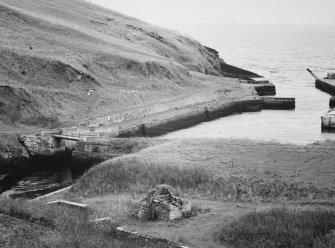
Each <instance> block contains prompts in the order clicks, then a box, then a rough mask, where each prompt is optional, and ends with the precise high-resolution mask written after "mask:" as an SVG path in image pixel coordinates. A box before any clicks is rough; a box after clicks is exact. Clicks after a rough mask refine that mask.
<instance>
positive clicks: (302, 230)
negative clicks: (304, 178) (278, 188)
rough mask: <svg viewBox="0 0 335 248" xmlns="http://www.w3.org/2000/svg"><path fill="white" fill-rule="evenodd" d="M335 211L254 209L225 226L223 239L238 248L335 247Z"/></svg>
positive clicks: (221, 234)
mask: <svg viewBox="0 0 335 248" xmlns="http://www.w3.org/2000/svg"><path fill="white" fill-rule="evenodd" d="M334 228H335V211H329V210H321V209H319V210H304V211H302V210H289V209H286V208H280V209H272V210H270V211H267V212H251V213H248V214H246V215H245V216H243V217H241V218H240V219H238V220H236V221H234V222H233V223H231V224H229V225H228V226H226V227H224V228H223V229H222V230H221V232H220V234H219V239H220V240H221V242H223V243H225V244H227V245H230V246H231V247H235V248H246V247H248V248H253V247H255V248H256V247H257V248H259V247H267V248H272V247H273V248H274V247H292V248H303V247H304V248H307V247H311V248H321V247H335V235H334V233H332V232H334Z"/></svg>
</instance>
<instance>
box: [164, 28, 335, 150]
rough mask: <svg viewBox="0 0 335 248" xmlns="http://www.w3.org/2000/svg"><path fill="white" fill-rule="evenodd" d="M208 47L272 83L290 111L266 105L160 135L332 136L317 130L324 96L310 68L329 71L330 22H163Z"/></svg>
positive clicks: (334, 58) (334, 49) (333, 35)
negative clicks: (289, 102)
mask: <svg viewBox="0 0 335 248" xmlns="http://www.w3.org/2000/svg"><path fill="white" fill-rule="evenodd" d="M165 26H167V27H168V28H172V29H174V30H179V31H180V32H182V33H185V34H188V35H190V36H192V37H194V38H196V39H197V40H199V41H201V43H202V44H205V45H207V46H210V47H213V48H215V49H216V50H218V51H219V52H220V56H221V57H222V58H223V59H224V60H225V61H226V62H227V63H229V64H233V65H236V66H239V67H242V68H245V69H247V70H251V71H254V72H256V73H258V74H260V75H263V76H264V77H266V78H268V79H269V80H270V82H271V83H273V84H275V85H276V89H277V96H284V97H295V98H296V109H295V110H294V111H274V110H266V111H261V112H256V113H243V114H238V115H233V116H229V117H225V118H221V119H218V120H214V121H212V122H207V123H202V124H200V125H197V126H195V127H192V128H189V129H186V130H180V131H176V132H173V133H170V134H168V135H166V136H164V137H166V138H194V137H195V138H198V137H208V138H217V137H224V138H233V137H236V138H249V139H256V140H265V141H271V140H273V141H278V142H281V143H295V144H308V143H312V142H315V141H321V140H326V139H335V134H333V133H321V128H320V126H321V120H320V116H321V115H322V114H323V113H324V112H325V111H326V110H328V102H329V97H330V96H329V95H328V94H326V93H323V92H321V91H319V90H317V89H316V88H315V87H314V79H313V78H312V77H311V75H310V74H309V73H308V72H307V71H306V68H310V69H311V70H312V71H313V72H315V73H316V74H317V75H319V76H320V77H324V76H326V74H327V72H335V26H288V25H238V24H216V25H207V24H206V25H205V24H204V25H192V24H180V25H179V24H178V25H177V24H176V25H171V24H170V25H165Z"/></svg>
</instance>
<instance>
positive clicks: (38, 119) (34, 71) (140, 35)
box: [0, 0, 230, 131]
mask: <svg viewBox="0 0 335 248" xmlns="http://www.w3.org/2000/svg"><path fill="white" fill-rule="evenodd" d="M0 23H1V25H0V33H1V36H0V113H1V117H0V128H1V129H3V130H5V131H9V130H20V129H25V128H26V127H33V126H59V125H61V124H63V125H64V123H67V124H69V123H71V124H74V123H77V122H85V121H88V120H92V119H94V118H96V117H99V116H106V115H109V114H112V113H116V112H122V111H125V110H127V109H130V108H137V107H141V106H149V105H152V104H155V103H158V102H161V101H162V100H165V101H166V100H169V99H172V100H173V98H174V97H176V96H182V95H184V94H186V93H187V94H191V93H192V92H198V91H200V90H202V91H203V90H205V89H208V88H212V87H213V86H216V87H218V86H221V87H225V86H224V84H225V80H224V79H223V78H222V77H216V76H220V73H219V70H220V60H219V57H218V56H217V54H215V53H213V51H211V50H208V49H206V48H205V47H204V46H202V45H201V44H200V43H199V42H197V41H195V40H194V39H192V38H190V37H187V36H184V35H181V34H179V33H177V32H174V31H170V30H166V29H163V28H158V27H156V26H153V25H150V24H148V23H145V22H142V21H140V20H137V19H134V18H131V17H128V16H125V15H122V14H119V13H117V12H114V11H112V10H108V9H105V8H102V7H99V6H97V5H94V4H90V3H88V2H85V1H78V0H53V1H51V0H50V1H44V0H31V1H28V0H0ZM191 71H196V72H200V73H203V74H211V75H214V76H215V77H207V78H206V77H205V78H204V77H203V76H201V77H199V76H197V74H194V73H190V72H191ZM229 87H230V86H229ZM91 89H93V90H95V92H94V94H93V95H92V96H91V97H88V95H87V92H88V91H89V90H91ZM13 124H14V125H13Z"/></svg>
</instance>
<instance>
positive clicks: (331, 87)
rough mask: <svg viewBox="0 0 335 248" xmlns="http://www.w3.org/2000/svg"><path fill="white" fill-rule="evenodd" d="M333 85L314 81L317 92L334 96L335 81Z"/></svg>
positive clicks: (322, 81) (318, 80)
mask: <svg viewBox="0 0 335 248" xmlns="http://www.w3.org/2000/svg"><path fill="white" fill-rule="evenodd" d="M333 81H334V84H332V83H330V82H327V81H326V80H320V79H316V80H315V87H316V88H317V89H319V90H322V91H324V92H326V93H328V94H330V95H335V80H333Z"/></svg>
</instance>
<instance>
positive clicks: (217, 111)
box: [118, 99, 263, 137]
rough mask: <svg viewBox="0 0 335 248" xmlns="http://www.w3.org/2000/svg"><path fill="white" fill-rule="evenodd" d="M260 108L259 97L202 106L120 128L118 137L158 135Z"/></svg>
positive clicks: (260, 101)
mask: <svg viewBox="0 0 335 248" xmlns="http://www.w3.org/2000/svg"><path fill="white" fill-rule="evenodd" d="M262 108H263V107H262V100H261V99H254V100H240V101H233V102H229V103H223V104H219V105H218V106H202V107H199V109H197V110H195V111H193V112H190V113H187V114H184V115H180V116H173V117H170V118H166V119H163V120H157V121H154V122H151V123H143V124H140V125H137V126H135V127H131V128H127V129H121V130H119V133H118V137H134V136H147V137H155V136H160V135H163V134H166V133H169V132H172V131H176V130H180V129H185V128H188V127H192V126H195V125H197V124H199V123H202V122H206V121H211V120H214V119H217V118H220V117H224V116H228V115H231V114H234V113H242V112H252V111H260V110H262Z"/></svg>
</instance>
